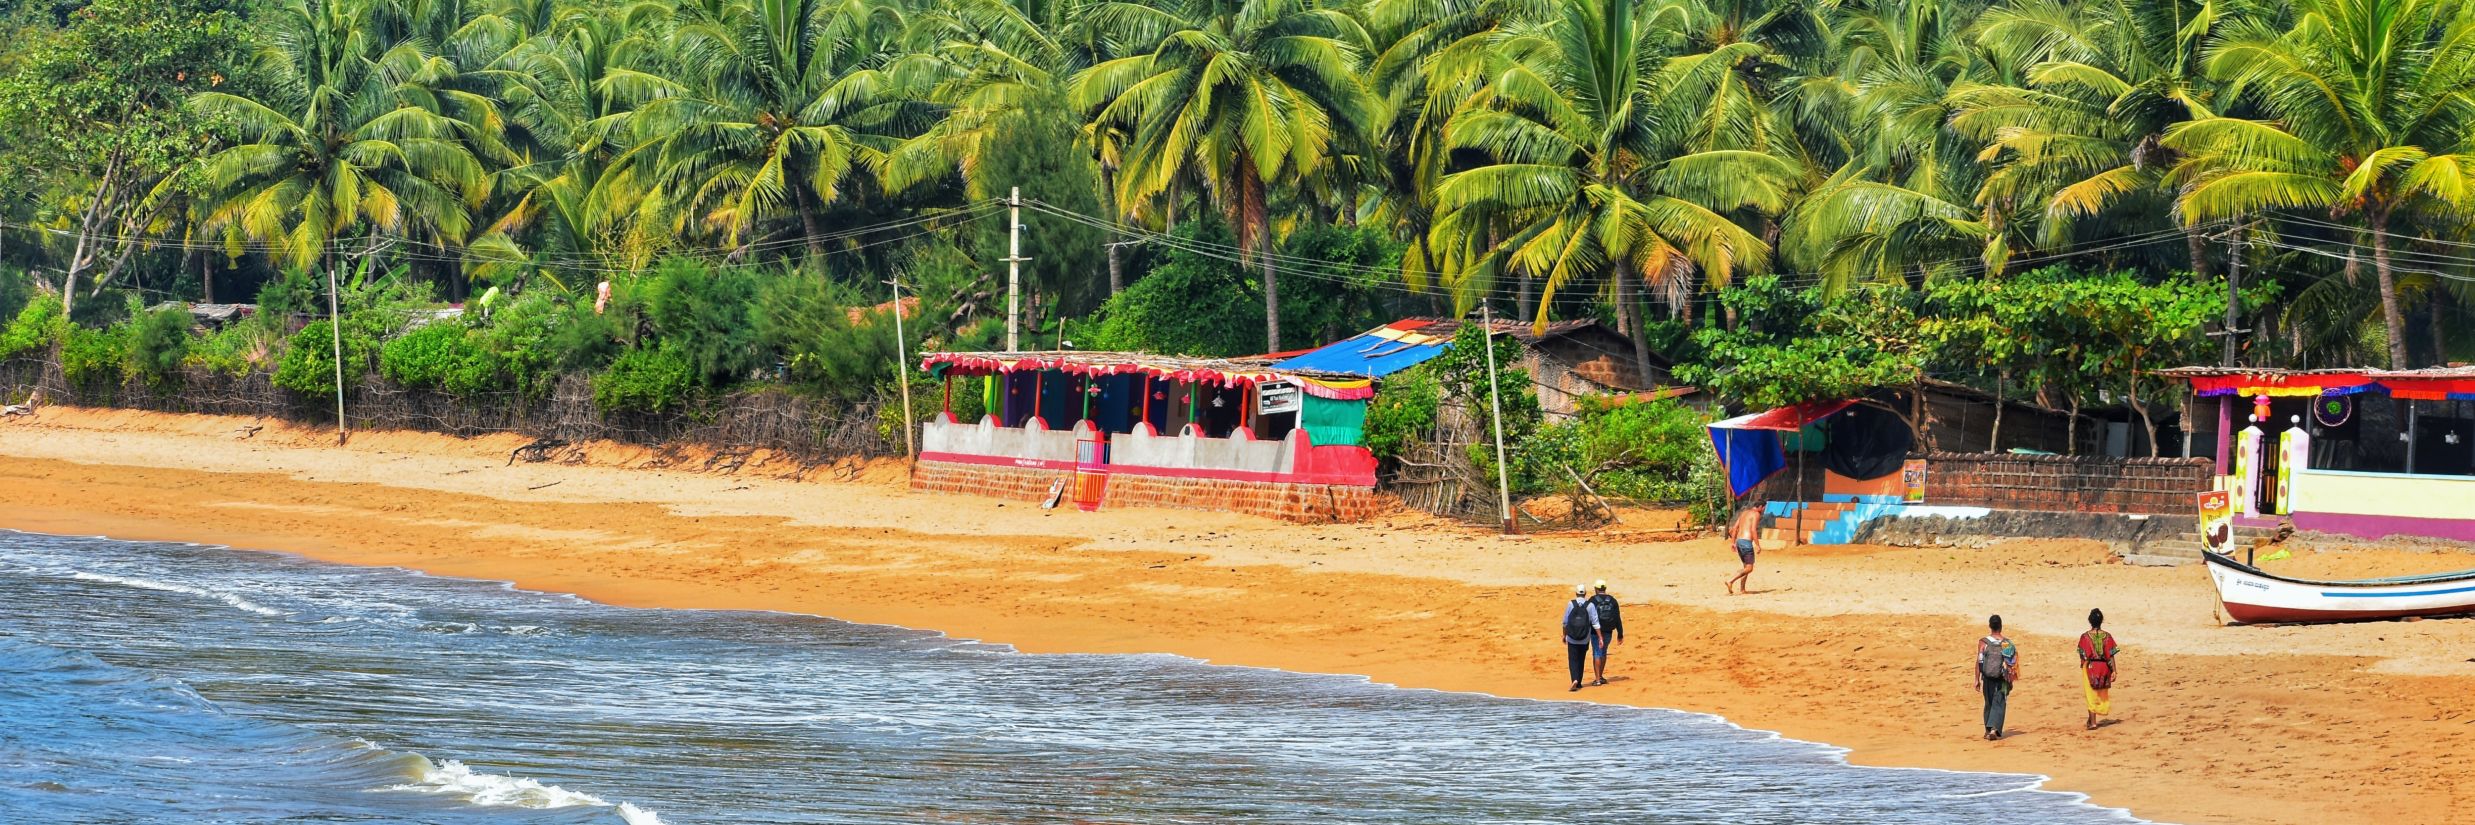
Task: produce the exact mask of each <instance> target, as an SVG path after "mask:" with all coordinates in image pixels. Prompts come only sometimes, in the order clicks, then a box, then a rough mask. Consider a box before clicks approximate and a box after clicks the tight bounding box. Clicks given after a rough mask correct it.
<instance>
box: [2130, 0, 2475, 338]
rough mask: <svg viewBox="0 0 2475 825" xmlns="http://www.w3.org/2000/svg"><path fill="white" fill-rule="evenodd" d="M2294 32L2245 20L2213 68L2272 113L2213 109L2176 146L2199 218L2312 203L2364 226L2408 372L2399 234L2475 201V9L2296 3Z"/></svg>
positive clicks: (2415, 3)
mask: <svg viewBox="0 0 2475 825" xmlns="http://www.w3.org/2000/svg"><path fill="white" fill-rule="evenodd" d="M2294 11H2295V20H2294V25H2293V26H2292V28H2291V29H2281V28H2278V27H2275V26H2273V25H2271V24H2268V23H2265V22H2262V21H2259V20H2256V19H2254V20H2245V21H2243V22H2242V23H2240V24H2237V25H2236V26H2234V27H2232V29H2231V31H2230V32H2229V33H2228V35H2227V36H2226V37H2225V38H2224V39H2222V40H2221V41H2220V42H2219V43H2217V44H2216V45H2215V46H2213V47H2211V48H2210V49H2209V52H2208V69H2209V71H2210V73H2211V74H2212V75H2214V76H2216V77H2219V78H2222V79H2224V80H2225V82H2227V83H2228V84H2230V88H2231V89H2233V90H2235V91H2239V92H2240V93H2242V94H2243V95H2245V96H2246V97H2247V98H2249V99H2252V100H2256V101H2257V102H2258V103H2259V105H2260V106H2261V108H2262V109H2263V110H2264V111H2265V112H2266V113H2267V114H2269V115H2270V118H2267V119H2247V118H2236V117H2226V116H2218V117H2208V118H2201V119H2198V120H2194V121H2192V122H2189V123H2185V124H2182V125H2180V126H2177V127H2175V128H2174V129H2172V130H2171V131H2169V132H2168V133H2167V136H2166V140H2165V144H2166V145H2167V146H2168V147H2170V148H2173V149H2175V150H2177V151H2181V152H2184V153H2186V154H2188V155H2189V156H2190V157H2189V158H2188V159H2187V160H2185V161H2184V163H2183V164H2182V165H2181V166H2180V167H2179V168H2178V170H2177V173H2176V174H2177V177H2178V180H2180V181H2181V182H2182V183H2183V190H2182V194H2181V198H2180V200H2179V201H2178V202H2177V208H2178V209H2179V210H2180V211H2181V214H2182V218H2183V221H2184V222H2185V223H2186V224H2199V223H2202V222H2206V221H2213V220H2223V219H2231V218H2243V217H2247V216H2252V215H2259V214H2263V213H2267V212H2271V211H2274V210H2281V209H2288V210H2300V209H2310V210H2315V211H2322V212H2326V213H2329V214H2331V215H2333V216H2345V217H2352V218H2354V219H2355V220H2358V221H2360V222H2361V223H2360V226H2361V228H2362V229H2363V230H2364V231H2365V234H2367V235H2369V236H2370V241H2371V246H2372V263H2373V269H2374V271H2375V272H2377V273H2378V275H2379V284H2380V303H2381V316H2382V319H2383V321H2384V324H2385V328H2386V330H2387V332H2388V338H2389V340H2388V350H2389V366H2390V368H2392V369H2404V368H2405V367H2406V363H2407V358H2406V323H2405V319H2404V313H2403V312H2402V311H2401V309H2400V307H2399V305H2398V280H2397V275H2396V274H2395V272H2394V271H2393V268H2392V266H2391V262H2390V244H2391V238H2392V237H2393V236H2392V235H2391V232H2390V229H2391V227H2392V226H2395V225H2396V223H2397V222H2398V221H2399V220H2400V219H2402V218H2406V217H2408V216H2412V215H2415V214H2417V213H2419V212H2425V211H2443V210H2452V209H2462V208H2464V207H2466V206H2468V205H2469V204H2470V202H2475V145H2470V143H2471V142H2475V7H2469V6H2468V5H2466V4H2464V3H2458V2H2451V1H2450V0H2294Z"/></svg>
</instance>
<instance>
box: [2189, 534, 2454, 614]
mask: <svg viewBox="0 0 2475 825" xmlns="http://www.w3.org/2000/svg"><path fill="white" fill-rule="evenodd" d="M2202 556H2203V557H2204V558H2206V559H2207V561H2208V567H2209V580H2210V581H2212V582H2214V583H2216V585H2217V601H2218V603H2219V604H2223V605H2225V607H2226V616H2227V618H2230V619H2233V620H2234V621H2237V622H2242V623H2244V624H2269V623H2278V622H2355V621H2365V620H2370V619H2402V618H2407V617H2432V616H2459V615H2468V614H2475V570H2460V571H2457V572H2453V573H2430V574H2426V575H2421V576H2398V577H2394V578H2386V579H2344V580H2338V581H2321V580H2316V579H2296V578H2288V577H2285V576H2280V575H2277V574H2275V573H2270V572H2267V571H2264V570H2261V569H2260V568H2257V567H2253V566H2251V565H2248V564H2244V563H2242V562H2239V561H2235V560H2234V558H2233V557H2231V556H2226V555H2222V554H2218V553H2205V552H2204V553H2203V554H2202Z"/></svg>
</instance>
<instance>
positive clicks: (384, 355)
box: [378, 323, 476, 389]
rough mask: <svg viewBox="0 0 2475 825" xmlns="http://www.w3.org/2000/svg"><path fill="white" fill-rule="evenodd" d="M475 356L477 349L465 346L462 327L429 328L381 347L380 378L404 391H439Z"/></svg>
mask: <svg viewBox="0 0 2475 825" xmlns="http://www.w3.org/2000/svg"><path fill="white" fill-rule="evenodd" d="M475 354H476V348H474V347H472V346H470V345H469V344H468V343H466V340H465V334H464V327H463V326H462V325H460V324H450V323H437V324H430V325H428V326H424V327H421V328H419V329H415V330H413V331H411V332H408V333H405V334H403V335H400V336H397V337H396V338H395V340H392V341H388V342H387V343H386V344H384V345H382V346H380V347H379V348H378V374H379V375H381V376H384V377H385V378H386V379H387V380H389V381H393V382H395V383H397V384H400V385H403V386H405V387H410V388H415V389H421V388H429V387H436V386H439V385H441V384H444V383H446V381H447V378H448V376H449V375H450V374H453V373H455V372H457V371H459V370H460V369H464V368H466V362H467V361H471V360H474V356H475Z"/></svg>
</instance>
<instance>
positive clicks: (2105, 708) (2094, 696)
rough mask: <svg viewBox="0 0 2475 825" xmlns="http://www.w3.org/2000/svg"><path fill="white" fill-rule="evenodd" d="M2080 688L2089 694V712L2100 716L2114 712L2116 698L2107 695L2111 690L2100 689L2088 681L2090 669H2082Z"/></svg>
mask: <svg viewBox="0 0 2475 825" xmlns="http://www.w3.org/2000/svg"><path fill="white" fill-rule="evenodd" d="M2080 690H2081V691H2082V692H2084V693H2086V694H2087V695H2088V712H2090V713H2094V714H2096V715H2098V716H2109V715H2112V714H2113V713H2114V699H2113V697H2111V696H2108V695H2106V694H2108V693H2110V692H2111V691H2110V690H2098V689H2097V687H2096V686H2095V685H2094V684H2092V683H2091V682H2089V681H2088V671H2085V670H2083V671H2080Z"/></svg>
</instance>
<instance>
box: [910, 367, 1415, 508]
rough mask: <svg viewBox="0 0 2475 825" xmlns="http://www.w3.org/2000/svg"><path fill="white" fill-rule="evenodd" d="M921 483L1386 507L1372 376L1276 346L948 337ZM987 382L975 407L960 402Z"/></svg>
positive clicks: (1184, 502)
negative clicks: (1286, 358) (1229, 352)
mask: <svg viewBox="0 0 2475 825" xmlns="http://www.w3.org/2000/svg"><path fill="white" fill-rule="evenodd" d="M921 368H922V369H924V370H926V371H927V372H928V373H929V374H930V375H931V376H934V377H936V378H938V379H940V380H941V381H942V382H943V384H944V389H943V407H942V409H941V410H940V411H939V413H938V414H937V415H935V416H934V417H932V418H931V419H930V420H929V421H928V422H927V423H926V424H925V425H924V426H923V427H922V432H921V435H922V438H921V450H920V456H919V469H918V471H917V472H915V473H914V475H913V486H914V487H918V488H921V489H945V490H953V491H960V492H976V493H982V494H991V495H998V496H1001V497H1010V498H1017V499H1044V498H1045V499H1048V500H1051V501H1054V500H1057V499H1059V498H1064V499H1066V500H1071V501H1073V502H1074V503H1075V504H1076V505H1077V506H1079V507H1082V508H1084V509H1097V508H1098V507H1099V506H1100V505H1101V504H1102V503H1103V502H1104V501H1106V502H1109V503H1115V504H1122V505H1149V506H1169V507H1188V508H1194V509H1225V510H1236V511H1240V512H1254V513H1258V514H1263V515H1271V516H1274V517H1280V518H1289V519H1292V520H1306V521H1327V520H1356V519H1357V518H1362V517H1364V516H1365V515H1367V514H1371V513H1372V511H1373V508H1374V499H1373V493H1374V488H1375V457H1374V454H1373V453H1372V452H1371V451H1369V450H1368V449H1367V448H1366V446H1365V443H1364V442H1365V434H1364V429H1365V425H1366V407H1367V402H1368V400H1369V399H1371V398H1373V397H1374V394H1375V388H1374V381H1373V379H1372V378H1370V377H1367V376H1353V375H1348V374H1344V373H1337V372H1332V371H1328V370H1316V369H1306V368H1295V367H1281V366H1278V365H1277V364H1276V363H1275V362H1274V361H1273V360H1271V359H1268V358H1249V359H1211V358H1179V357H1172V356H1160V355H1148V354H1142V353H1123V352H1077V351H1062V352H1010V353H997V352H946V353H934V354H931V355H928V356H926V357H925V358H924V359H923V360H922V362H921ZM968 394H977V395H978V397H979V401H980V404H979V405H978V406H979V407H980V408H981V409H984V410H985V411H986V412H985V414H984V415H981V416H980V417H979V419H978V420H976V421H964V420H961V419H960V418H958V417H957V416H956V415H955V413H954V409H955V404H954V401H955V399H956V398H957V397H958V396H961V397H965V398H968V397H969V396H968Z"/></svg>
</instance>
